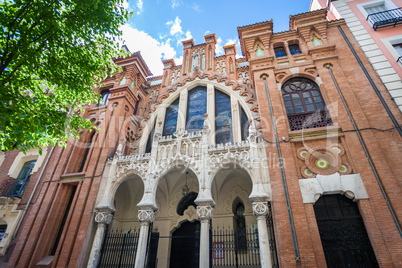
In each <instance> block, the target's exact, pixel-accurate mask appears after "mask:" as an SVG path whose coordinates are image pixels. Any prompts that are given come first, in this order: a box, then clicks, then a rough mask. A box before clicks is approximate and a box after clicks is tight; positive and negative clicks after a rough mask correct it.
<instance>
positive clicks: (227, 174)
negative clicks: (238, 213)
mask: <svg viewBox="0 0 402 268" xmlns="http://www.w3.org/2000/svg"><path fill="white" fill-rule="evenodd" d="M254 185H256V183H255V182H254V181H253V178H252V174H251V173H250V172H249V171H248V169H246V168H243V167H241V166H240V165H234V164H231V165H228V167H226V168H225V167H222V168H220V169H219V170H218V171H217V172H215V173H214V174H213V178H212V180H211V181H210V182H209V184H208V186H209V187H208V188H209V189H210V191H211V199H212V200H213V201H214V202H215V203H217V204H221V205H222V206H223V207H222V208H220V209H219V208H217V211H219V210H222V212H225V213H229V214H232V210H231V207H232V202H233V201H234V200H235V198H236V197H238V196H241V199H242V201H243V202H244V205H245V207H246V203H250V202H247V201H248V200H249V196H250V195H251V194H252V192H253V188H254ZM222 197H225V199H223V200H220V199H221V198H222ZM217 198H218V199H217ZM247 209H248V210H251V204H247Z"/></svg>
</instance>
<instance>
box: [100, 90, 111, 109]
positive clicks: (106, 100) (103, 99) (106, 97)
mask: <svg viewBox="0 0 402 268" xmlns="http://www.w3.org/2000/svg"><path fill="white" fill-rule="evenodd" d="M109 97H110V91H109V90H104V91H102V92H101V97H100V99H99V102H98V106H103V105H107V104H108V103H109Z"/></svg>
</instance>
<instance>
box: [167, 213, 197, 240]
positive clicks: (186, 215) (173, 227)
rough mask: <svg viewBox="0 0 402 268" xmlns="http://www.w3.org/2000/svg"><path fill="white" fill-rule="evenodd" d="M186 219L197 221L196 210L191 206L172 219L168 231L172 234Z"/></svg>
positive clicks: (191, 221)
mask: <svg viewBox="0 0 402 268" xmlns="http://www.w3.org/2000/svg"><path fill="white" fill-rule="evenodd" d="M186 221H188V222H190V223H193V222H195V221H198V216H197V211H196V210H195V208H193V207H189V208H188V209H186V210H185V211H184V215H183V216H179V217H177V218H174V219H172V221H171V224H170V233H171V234H172V233H173V232H174V231H176V230H177V229H179V228H180V226H181V225H182V224H183V223H185V222H186Z"/></svg>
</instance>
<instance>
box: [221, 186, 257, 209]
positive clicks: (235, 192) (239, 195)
mask: <svg viewBox="0 0 402 268" xmlns="http://www.w3.org/2000/svg"><path fill="white" fill-rule="evenodd" d="M248 198H249V194H248V193H247V192H246V191H245V190H244V189H242V188H241V187H240V186H236V187H234V188H233V189H232V191H231V192H230V193H229V194H228V195H227V197H226V198H225V199H224V201H223V204H224V207H223V209H224V210H223V211H224V212H226V213H228V214H229V213H233V211H234V206H235V204H234V203H235V201H236V199H237V200H240V201H241V202H242V204H243V205H244V208H245V211H247V212H252V211H253V209H252V206H251V203H250V202H247V201H248Z"/></svg>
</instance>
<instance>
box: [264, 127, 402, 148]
mask: <svg viewBox="0 0 402 268" xmlns="http://www.w3.org/2000/svg"><path fill="white" fill-rule="evenodd" d="M399 127H402V125H400V126H399ZM396 128H397V127H391V128H388V129H380V128H374V127H366V128H361V129H357V131H363V130H376V131H381V132H386V131H390V130H393V129H396ZM347 132H356V131H355V130H354V129H350V130H343V131H339V132H336V133H347ZM325 135H328V133H323V134H318V135H314V136H307V137H319V136H325ZM260 139H262V140H263V141H265V142H267V143H271V144H276V142H275V141H269V140H267V139H265V138H264V137H262V138H260ZM294 139H297V138H289V139H287V140H282V141H278V143H282V142H284V143H289V142H290V141H291V140H294Z"/></svg>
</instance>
